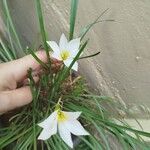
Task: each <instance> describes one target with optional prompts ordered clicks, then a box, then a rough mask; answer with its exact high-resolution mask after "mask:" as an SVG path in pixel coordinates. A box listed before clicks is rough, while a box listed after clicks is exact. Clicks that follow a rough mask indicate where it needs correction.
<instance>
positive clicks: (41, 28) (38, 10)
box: [35, 0, 51, 65]
mask: <svg viewBox="0 0 150 150" xmlns="http://www.w3.org/2000/svg"><path fill="white" fill-rule="evenodd" d="M35 2H36V11H37V16H38V20H39V25H40V31H41V36H42V41H43V45H44V49H45V51H46V55H47V60H48V63H49V65H50V64H51V60H50V55H49V47H48V45H47V42H46V41H47V38H46V31H45V27H44V19H43V14H42V8H41V1H40V0H35Z"/></svg>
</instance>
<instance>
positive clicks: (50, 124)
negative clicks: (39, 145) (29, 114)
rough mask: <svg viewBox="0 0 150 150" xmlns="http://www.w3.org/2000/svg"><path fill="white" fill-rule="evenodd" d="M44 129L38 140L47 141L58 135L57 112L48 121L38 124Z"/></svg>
mask: <svg viewBox="0 0 150 150" xmlns="http://www.w3.org/2000/svg"><path fill="white" fill-rule="evenodd" d="M38 125H39V126H40V127H42V128H44V129H43V131H42V132H41V134H40V135H39V137H38V139H41V140H47V139H48V138H50V137H51V136H52V135H53V134H56V133H57V111H55V112H53V113H52V114H51V115H50V116H49V117H48V118H47V119H45V120H44V121H43V122H41V123H39V124H38Z"/></svg>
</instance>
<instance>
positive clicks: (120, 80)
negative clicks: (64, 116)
mask: <svg viewBox="0 0 150 150" xmlns="http://www.w3.org/2000/svg"><path fill="white" fill-rule="evenodd" d="M42 2H43V10H44V14H45V20H46V27H47V31H48V33H49V39H50V40H56V41H58V40H59V37H60V35H61V33H62V32H64V33H66V34H67V31H68V29H69V21H68V20H69V0H43V1H42ZM9 6H10V8H11V12H12V14H13V19H14V21H15V24H16V26H17V30H18V31H19V33H20V35H21V38H22V39H23V40H24V46H25V45H29V44H30V43H32V42H33V43H35V44H36V43H37V42H36V41H38V40H39V32H38V31H39V30H38V27H37V22H36V21H37V20H36V17H35V9H34V0H13V1H9ZM107 8H109V11H108V12H107V14H105V15H104V16H103V19H115V20H116V21H115V22H103V23H99V24H97V25H95V27H94V28H93V29H92V30H91V31H90V32H89V34H88V36H87V37H90V43H89V46H88V49H87V50H86V51H85V54H86V55H87V54H92V53H94V52H97V51H99V50H100V51H101V54H100V55H99V56H96V57H95V58H92V59H86V60H81V61H80V71H81V72H82V73H83V74H84V75H85V76H86V78H87V81H89V83H90V85H91V86H92V87H94V89H97V90H98V91H99V92H102V93H103V94H106V95H113V96H114V97H116V98H117V99H120V100H123V101H124V102H125V103H126V104H129V105H132V104H133V105H141V104H144V105H146V106H150V103H149V101H150V50H149V47H150V17H149V16H150V1H149V0H79V11H78V17H77V26H76V35H77V34H78V33H79V30H80V28H81V27H83V26H84V25H86V24H88V23H90V22H91V21H93V20H94V19H95V18H96V17H97V16H98V15H99V14H100V13H101V12H103V11H104V10H105V9H107Z"/></svg>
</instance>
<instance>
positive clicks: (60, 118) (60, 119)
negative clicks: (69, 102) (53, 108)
mask: <svg viewBox="0 0 150 150" xmlns="http://www.w3.org/2000/svg"><path fill="white" fill-rule="evenodd" d="M57 119H58V122H63V121H66V120H67V116H66V115H65V114H64V113H63V112H62V111H58V112H57Z"/></svg>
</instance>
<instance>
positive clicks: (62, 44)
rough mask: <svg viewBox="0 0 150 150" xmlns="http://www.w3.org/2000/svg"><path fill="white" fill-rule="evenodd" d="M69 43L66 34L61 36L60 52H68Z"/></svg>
mask: <svg viewBox="0 0 150 150" xmlns="http://www.w3.org/2000/svg"><path fill="white" fill-rule="evenodd" d="M67 43H68V41H67V38H66V36H65V34H64V33H63V34H62V35H61V37H60V41H59V47H60V50H66V45H67Z"/></svg>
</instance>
